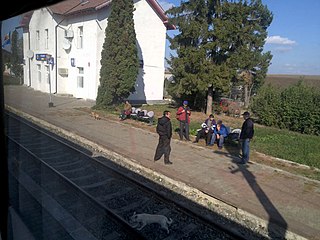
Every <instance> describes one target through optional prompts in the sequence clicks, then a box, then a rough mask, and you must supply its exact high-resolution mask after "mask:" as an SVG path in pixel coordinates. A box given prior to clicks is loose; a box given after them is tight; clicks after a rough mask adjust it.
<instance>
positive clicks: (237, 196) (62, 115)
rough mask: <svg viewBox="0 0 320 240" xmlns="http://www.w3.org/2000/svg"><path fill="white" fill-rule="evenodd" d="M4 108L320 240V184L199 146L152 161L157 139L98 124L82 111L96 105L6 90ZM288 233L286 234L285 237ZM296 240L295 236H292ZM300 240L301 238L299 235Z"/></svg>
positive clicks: (177, 147) (175, 147)
mask: <svg viewBox="0 0 320 240" xmlns="http://www.w3.org/2000/svg"><path fill="white" fill-rule="evenodd" d="M4 92H5V104H6V105H8V106H10V107H12V108H14V109H18V110H20V111H22V112H25V113H28V114H30V115H32V116H34V117H36V118H38V119H42V120H44V121H46V122H48V123H50V124H53V125H55V126H59V127H60V128H62V129H65V130H67V131H69V132H72V133H73V134H76V135H78V136H81V137H83V138H85V139H88V140H91V141H93V142H95V143H97V144H99V145H101V146H103V147H104V148H106V149H108V150H112V151H114V152H116V153H118V154H121V155H122V156H124V157H126V158H128V159H131V160H132V161H134V162H135V163H138V164H139V165H142V166H144V167H146V168H148V169H152V170H154V171H156V172H159V173H161V174H163V175H165V176H167V177H169V178H171V179H173V180H176V181H180V182H183V183H186V184H187V185H188V186H191V187H194V188H196V189H199V190H200V191H202V192H204V193H207V194H208V195H210V196H214V197H216V198H218V199H220V200H222V201H224V202H226V203H229V204H230V205H233V206H236V207H238V208H239V209H242V210H243V211H245V212H247V213H250V214H252V215H254V216H257V217H259V218H261V219H263V220H265V221H266V222H267V227H268V228H269V229H271V226H272V225H273V224H275V225H278V226H281V227H282V228H283V229H284V230H283V232H281V231H280V233H279V234H280V236H283V238H285V236H286V237H287V238H290V236H292V235H290V234H288V233H295V234H297V235H298V236H303V237H305V238H307V239H320V182H318V181H313V180H308V179H306V178H303V177H299V176H295V175H292V174H289V173H286V172H283V171H280V170H277V169H274V168H271V167H268V166H264V165H260V164H257V163H255V162H254V159H251V160H252V161H253V162H252V163H250V164H248V166H242V165H238V164H236V163H237V161H238V160H237V159H236V158H235V157H234V156H232V155H230V154H228V152H227V151H218V150H217V149H216V148H213V149H209V148H204V147H199V146H198V145H194V144H191V143H187V142H181V141H179V140H173V141H172V144H171V147H172V153H171V161H172V162H173V165H168V166H167V165H164V163H163V160H161V161H158V162H156V163H154V162H153V156H154V152H155V148H156V145H157V141H158V136H157V135H156V134H154V133H150V132H147V131H144V130H141V129H137V128H134V127H131V126H128V125H125V124H123V123H121V122H117V121H112V120H108V119H103V120H100V121H97V120H94V119H93V118H92V117H90V116H89V115H88V114H87V113H85V112H83V111H80V110H79V109H77V108H79V107H91V106H93V105H94V102H93V101H84V100H81V99H75V98H71V97H67V96H66V97H63V96H55V95H54V96H53V97H52V101H53V103H54V107H51V108H49V107H48V102H49V95H48V94H45V93H41V92H38V91H34V90H32V89H30V88H27V87H25V86H5V88H4ZM286 234H287V235H286ZM293 236H294V234H293ZM297 238H299V237H297Z"/></svg>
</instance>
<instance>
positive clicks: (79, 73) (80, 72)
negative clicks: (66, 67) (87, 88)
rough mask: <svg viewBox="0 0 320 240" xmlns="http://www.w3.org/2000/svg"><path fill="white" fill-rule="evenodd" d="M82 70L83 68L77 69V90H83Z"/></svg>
mask: <svg viewBox="0 0 320 240" xmlns="http://www.w3.org/2000/svg"><path fill="white" fill-rule="evenodd" d="M83 74H84V69H83V67H78V77H77V87H78V88H83V85H84V77H83Z"/></svg>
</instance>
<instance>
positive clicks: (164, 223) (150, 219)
mask: <svg viewBox="0 0 320 240" xmlns="http://www.w3.org/2000/svg"><path fill="white" fill-rule="evenodd" d="M130 222H131V223H132V224H133V225H132V227H134V228H137V229H138V230H141V229H142V228H144V227H145V226H146V225H148V224H151V223H158V224H160V226H161V228H162V229H164V230H166V231H167V233H168V234H169V228H168V224H169V225H170V224H171V223H172V222H173V220H172V219H171V218H169V219H168V218H167V217H166V216H164V215H156V214H147V213H141V214H136V212H134V213H133V215H132V216H131V217H130ZM139 226H140V227H139Z"/></svg>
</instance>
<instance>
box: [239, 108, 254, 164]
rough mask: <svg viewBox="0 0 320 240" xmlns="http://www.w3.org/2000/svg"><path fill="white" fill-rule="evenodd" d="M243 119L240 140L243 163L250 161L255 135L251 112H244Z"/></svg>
mask: <svg viewBox="0 0 320 240" xmlns="http://www.w3.org/2000/svg"><path fill="white" fill-rule="evenodd" d="M242 115H243V119H244V120H245V121H244V122H243V124H242V128H241V133H240V141H241V143H242V162H241V163H242V164H246V163H247V162H249V152H250V141H251V139H252V138H253V135H254V128H253V125H254V124H253V120H252V119H251V118H250V113H249V112H244V113H243V114H242Z"/></svg>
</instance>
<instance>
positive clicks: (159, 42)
mask: <svg viewBox="0 0 320 240" xmlns="http://www.w3.org/2000/svg"><path fill="white" fill-rule="evenodd" d="M134 2H135V8H136V10H135V12H134V22H135V30H136V35H137V41H138V45H139V46H138V47H139V48H140V49H141V54H142V56H141V57H142V58H143V61H144V67H143V71H140V72H141V74H140V76H139V78H138V79H137V84H136V90H137V91H136V93H134V94H132V96H130V99H135V100H136V99H137V100H145V99H147V102H153V101H159V100H160V101H161V100H162V99H163V85H164V57H165V41H166V27H165V26H164V24H163V22H162V21H161V19H160V18H159V16H158V15H157V14H156V12H155V11H154V10H153V9H152V8H151V6H150V5H149V4H148V2H147V1H146V0H135V1H134ZM142 91H144V92H142Z"/></svg>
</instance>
